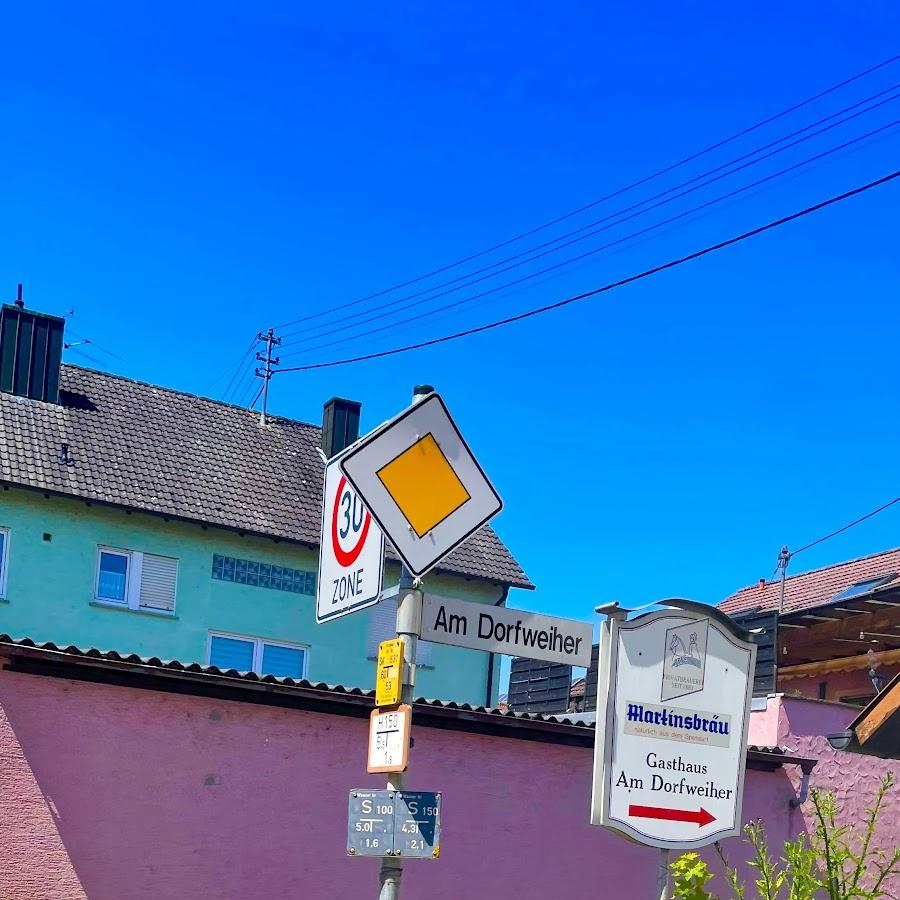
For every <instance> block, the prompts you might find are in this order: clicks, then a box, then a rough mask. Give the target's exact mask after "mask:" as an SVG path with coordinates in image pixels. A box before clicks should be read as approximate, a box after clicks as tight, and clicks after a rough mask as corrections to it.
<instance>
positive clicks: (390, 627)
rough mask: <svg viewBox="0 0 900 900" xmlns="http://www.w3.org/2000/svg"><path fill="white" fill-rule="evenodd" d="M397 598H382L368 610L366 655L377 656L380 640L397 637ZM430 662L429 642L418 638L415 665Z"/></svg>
mask: <svg viewBox="0 0 900 900" xmlns="http://www.w3.org/2000/svg"><path fill="white" fill-rule="evenodd" d="M398 602H399V601H398V600H396V599H394V598H392V599H390V600H382V601H381V603H378V604H376V605H375V606H373V607H372V609H371V610H370V619H369V637H368V641H367V643H366V656H367V657H368V658H370V659H371V658H372V657H375V656H378V645H379V644H380V643H381V642H382V641H387V640H390V639H391V638H395V637H397V604H398ZM430 662H431V643H430V642H429V641H422V640H420V641H419V642H418V643H417V645H416V665H419V666H422V665H428V664H429V663H430Z"/></svg>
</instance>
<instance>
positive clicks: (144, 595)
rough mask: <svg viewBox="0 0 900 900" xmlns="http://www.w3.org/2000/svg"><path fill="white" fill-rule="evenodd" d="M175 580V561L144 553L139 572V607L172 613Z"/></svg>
mask: <svg viewBox="0 0 900 900" xmlns="http://www.w3.org/2000/svg"><path fill="white" fill-rule="evenodd" d="M177 579H178V560H177V559H172V558H171V557H169V556H152V555H151V554H149V553H145V554H144V560H143V567H142V570H141V594H140V605H141V606H142V607H146V608H148V609H163V610H167V611H169V612H172V611H174V609H175V582H176V581H177Z"/></svg>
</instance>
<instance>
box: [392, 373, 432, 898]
mask: <svg viewBox="0 0 900 900" xmlns="http://www.w3.org/2000/svg"><path fill="white" fill-rule="evenodd" d="M433 390H434V388H433V387H431V386H430V385H417V386H416V387H415V388H414V389H413V403H418V402H419V401H420V400H422V399H423V398H424V397H425V396H426V395H427V394H430V393H431V392H432V391H433ZM421 626H422V591H420V590H419V589H418V588H417V587H416V584H415V580H414V579H413V576H412V573H411V572H409V571H408V570H407V568H406V566H402V567H401V569H400V592H399V595H398V598H397V637H402V638H403V685H402V691H401V695H400V701H401V703H409V704H410V705H412V702H413V688H414V686H415V683H416V646H417V645H418V643H419V631H420V630H421ZM404 782H405V773H404V772H394V773H393V774H391V775H389V776H388V782H387V789H388V790H389V791H402V790H403V786H404ZM378 877H379V883H380V888H379V891H378V900H399V898H400V880H401V878H402V877H403V861H402V860H401V859H399V858H398V857H396V856H386V857H385V858H384V859H383V860H382V861H381V871H380V872H379V874H378Z"/></svg>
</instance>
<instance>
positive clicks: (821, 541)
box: [789, 497, 900, 558]
mask: <svg viewBox="0 0 900 900" xmlns="http://www.w3.org/2000/svg"><path fill="white" fill-rule="evenodd" d="M895 503H900V497H894V499H893V500H889V501H888V502H887V503H885V504H884V506H879V507H878V509H873V510H872V512H869V513H866V514H865V515H864V516H860V518H858V519H855V520H854V521H852V522H849V523H848V524H847V525H844V527H843V528H838V530H837V531H832V532H831V534H826V535H825V537H820V538H818V539H817V540H815V541H812V542H810V543H809V544H805V545H804V546H803V547H801V548H800V549H799V550H793V551H791V552H790V554H789V555H790V557H791V558H793V557H795V556H796V555H797V554H798V553H802V552H803V551H804V550H809V549H811V548H812V547H817V546H818V545H819V544H824V543H825V541H830V540H831V539H832V538H833V537H837V536H838V535H839V534H843V533H844V532H845V531H849V530H850V529H851V528H854V527H855V526H857V525H859V524H860V523H861V522H865V521H866V520H867V519H871V518H872V516H877V515H878V513H880V512H884V511H885V510H886V509H888V508H889V507H891V506H893V505H894V504H895Z"/></svg>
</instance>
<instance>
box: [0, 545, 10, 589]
mask: <svg viewBox="0 0 900 900" xmlns="http://www.w3.org/2000/svg"><path fill="white" fill-rule="evenodd" d="M8 555H9V531H7V529H5V528H0V598H5V597H6V557H7V556H8Z"/></svg>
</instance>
